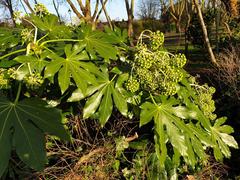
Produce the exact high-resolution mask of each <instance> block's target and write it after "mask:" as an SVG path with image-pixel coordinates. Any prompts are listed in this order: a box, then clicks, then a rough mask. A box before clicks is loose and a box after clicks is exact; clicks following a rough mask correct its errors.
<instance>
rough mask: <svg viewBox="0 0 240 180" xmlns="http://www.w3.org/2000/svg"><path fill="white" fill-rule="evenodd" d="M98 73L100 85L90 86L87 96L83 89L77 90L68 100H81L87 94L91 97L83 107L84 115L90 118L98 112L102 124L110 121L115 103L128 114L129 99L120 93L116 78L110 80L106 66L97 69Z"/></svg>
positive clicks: (122, 112)
mask: <svg viewBox="0 0 240 180" xmlns="http://www.w3.org/2000/svg"><path fill="white" fill-rule="evenodd" d="M95 73H96V74H98V76H97V77H98V83H99V84H98V85H97V86H89V87H88V89H87V91H86V94H85V96H84V95H83V94H82V92H81V91H79V90H76V91H75V92H73V94H72V96H71V97H70V98H69V100H68V101H71V102H73V101H79V100H81V99H83V98H85V97H86V96H89V98H88V99H87V101H86V104H85V106H84V109H83V117H84V118H89V117H90V116H92V115H93V114H94V113H96V112H97V113H98V118H99V121H100V123H101V125H102V126H104V124H105V123H106V122H107V121H108V119H109V118H110V116H111V114H112V110H113V104H115V106H116V108H117V109H118V110H119V111H120V113H121V114H122V115H124V116H127V112H128V106H127V101H126V100H125V99H124V97H123V95H122V94H121V93H120V91H119V88H118V87H117V84H116V83H115V81H114V80H115V78H113V79H112V80H109V76H108V71H107V69H106V68H102V71H101V72H100V71H98V72H97V71H96V72H95Z"/></svg>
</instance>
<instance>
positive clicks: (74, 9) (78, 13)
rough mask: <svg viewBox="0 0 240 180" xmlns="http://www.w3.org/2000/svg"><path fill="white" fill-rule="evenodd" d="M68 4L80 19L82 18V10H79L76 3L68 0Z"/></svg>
mask: <svg viewBox="0 0 240 180" xmlns="http://www.w3.org/2000/svg"><path fill="white" fill-rule="evenodd" d="M67 2H68V4H69V5H70V7H71V9H72V10H73V12H74V13H75V14H76V15H77V17H78V18H79V19H82V18H83V16H82V15H81V14H80V12H79V11H78V10H77V8H76V7H75V6H74V4H73V3H72V1H71V0H67Z"/></svg>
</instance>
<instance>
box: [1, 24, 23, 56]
mask: <svg viewBox="0 0 240 180" xmlns="http://www.w3.org/2000/svg"><path fill="white" fill-rule="evenodd" d="M19 41H20V37H19V35H17V34H15V33H14V32H13V30H12V29H10V28H0V52H4V51H5V50H6V49H7V48H12V47H14V46H16V45H17V44H19Z"/></svg>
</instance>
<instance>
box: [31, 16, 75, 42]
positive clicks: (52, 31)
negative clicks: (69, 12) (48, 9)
mask: <svg viewBox="0 0 240 180" xmlns="http://www.w3.org/2000/svg"><path fill="white" fill-rule="evenodd" d="M31 20H32V22H33V23H34V24H35V25H36V26H37V27H38V28H39V29H41V30H42V31H44V32H47V33H48V34H49V36H50V37H53V38H70V37H71V31H70V29H69V28H68V27H67V26H65V25H62V24H60V23H59V22H58V17H57V16H55V15H53V14H50V15H48V16H44V17H39V16H35V15H31Z"/></svg>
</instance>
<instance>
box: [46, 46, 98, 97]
mask: <svg viewBox="0 0 240 180" xmlns="http://www.w3.org/2000/svg"><path fill="white" fill-rule="evenodd" d="M65 55H66V58H63V57H60V56H58V55H57V54H50V55H49V58H51V59H52V61H51V62H50V63H49V64H47V66H46V69H45V77H46V78H48V77H53V76H54V75H55V74H56V73H57V72H58V83H59V86H60V89H61V91H62V93H64V92H65V91H66V90H67V88H68V87H69V85H70V82H71V78H72V79H73V80H74V82H75V83H76V85H77V87H78V88H79V89H80V90H81V92H82V93H85V92H86V90H87V86H88V84H94V85H95V84H97V81H96V78H95V76H94V74H93V73H95V72H97V71H98V68H97V67H96V66H95V65H94V64H93V63H91V62H85V61H86V60H88V59H89V57H88V55H87V53H86V52H85V51H83V48H82V47H80V46H77V45H75V46H73V47H72V45H66V46H65ZM84 60H85V61H84Z"/></svg>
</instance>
